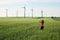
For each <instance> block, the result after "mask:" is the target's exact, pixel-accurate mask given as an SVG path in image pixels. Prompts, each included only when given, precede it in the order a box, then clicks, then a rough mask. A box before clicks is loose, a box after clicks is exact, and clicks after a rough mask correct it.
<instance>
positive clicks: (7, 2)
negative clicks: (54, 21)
mask: <svg viewBox="0 0 60 40" xmlns="http://www.w3.org/2000/svg"><path fill="white" fill-rule="evenodd" d="M24 6H26V16H31V14H32V12H31V8H33V9H34V12H33V13H34V16H41V10H43V11H44V12H43V13H44V16H60V0H0V16H1V17H2V16H6V9H8V15H9V16H12V15H13V16H16V13H17V12H16V11H17V10H18V14H19V16H23V14H24V10H23V7H24Z"/></svg>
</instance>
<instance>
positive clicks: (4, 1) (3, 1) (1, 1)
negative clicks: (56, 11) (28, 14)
mask: <svg viewBox="0 0 60 40" xmlns="http://www.w3.org/2000/svg"><path fill="white" fill-rule="evenodd" d="M16 2H20V3H23V2H60V0H0V4H9V3H16Z"/></svg>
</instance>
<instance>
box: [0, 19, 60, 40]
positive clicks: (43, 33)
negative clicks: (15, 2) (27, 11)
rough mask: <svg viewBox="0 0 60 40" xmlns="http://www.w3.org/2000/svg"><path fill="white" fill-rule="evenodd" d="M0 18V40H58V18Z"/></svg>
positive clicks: (59, 33)
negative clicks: (42, 23) (41, 25)
mask: <svg viewBox="0 0 60 40" xmlns="http://www.w3.org/2000/svg"><path fill="white" fill-rule="evenodd" d="M41 20H42V19H41V18H33V19H32V18H0V40H60V21H58V20H60V18H58V20H56V19H51V18H43V20H44V22H45V23H44V30H40V25H39V22H40V21H41Z"/></svg>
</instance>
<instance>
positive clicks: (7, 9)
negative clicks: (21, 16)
mask: <svg viewBox="0 0 60 40" xmlns="http://www.w3.org/2000/svg"><path fill="white" fill-rule="evenodd" d="M6 17H8V9H6Z"/></svg>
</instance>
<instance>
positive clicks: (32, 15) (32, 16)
mask: <svg viewBox="0 0 60 40" xmlns="http://www.w3.org/2000/svg"><path fill="white" fill-rule="evenodd" d="M31 11H32V18H33V8H32V9H31Z"/></svg>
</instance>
